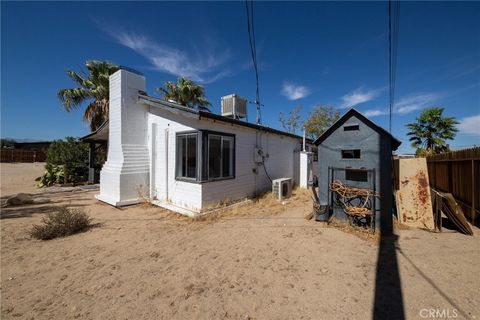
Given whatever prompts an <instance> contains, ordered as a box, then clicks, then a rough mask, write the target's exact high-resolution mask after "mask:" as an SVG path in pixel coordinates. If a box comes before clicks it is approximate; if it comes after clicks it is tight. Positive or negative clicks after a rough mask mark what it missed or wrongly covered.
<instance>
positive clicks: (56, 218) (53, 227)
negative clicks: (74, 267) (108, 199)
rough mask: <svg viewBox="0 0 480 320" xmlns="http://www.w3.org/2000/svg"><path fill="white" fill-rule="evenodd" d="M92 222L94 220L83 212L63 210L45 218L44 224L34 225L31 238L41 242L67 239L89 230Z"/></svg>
mask: <svg viewBox="0 0 480 320" xmlns="http://www.w3.org/2000/svg"><path fill="white" fill-rule="evenodd" d="M91 222H92V219H91V218H90V217H89V216H88V215H87V214H86V213H85V212H84V211H83V210H80V209H67V208H61V209H60V210H59V211H57V212H54V213H50V214H48V215H47V216H46V217H44V218H43V219H42V224H39V225H34V226H33V227H32V229H31V230H30V236H31V237H33V238H35V239H40V240H49V239H53V238H58V237H66V236H69V235H71V234H75V233H78V232H82V231H85V230H87V229H89V228H90V227H91Z"/></svg>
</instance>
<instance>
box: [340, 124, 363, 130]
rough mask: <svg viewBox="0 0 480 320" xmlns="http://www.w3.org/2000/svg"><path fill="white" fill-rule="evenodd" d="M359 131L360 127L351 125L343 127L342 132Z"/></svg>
mask: <svg viewBox="0 0 480 320" xmlns="http://www.w3.org/2000/svg"><path fill="white" fill-rule="evenodd" d="M358 130H360V126H359V125H358V124H352V125H348V126H344V127H343V131H358Z"/></svg>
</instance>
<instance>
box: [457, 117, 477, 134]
mask: <svg viewBox="0 0 480 320" xmlns="http://www.w3.org/2000/svg"><path fill="white" fill-rule="evenodd" d="M458 129H459V130H460V132H461V133H463V134H467V135H473V136H480V114H478V115H476V116H471V117H466V118H463V119H461V120H460V124H459V125H458Z"/></svg>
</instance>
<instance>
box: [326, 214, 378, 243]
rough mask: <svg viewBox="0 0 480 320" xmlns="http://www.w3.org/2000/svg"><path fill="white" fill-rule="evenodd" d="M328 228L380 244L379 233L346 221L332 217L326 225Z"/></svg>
mask: <svg viewBox="0 0 480 320" xmlns="http://www.w3.org/2000/svg"><path fill="white" fill-rule="evenodd" d="M328 226H329V227H332V228H335V229H338V230H341V231H343V232H346V233H350V234H353V235H355V236H357V237H358V238H360V239H362V240H367V241H371V242H373V243H376V244H378V243H379V242H380V232H374V230H373V229H371V228H364V227H360V226H357V225H354V224H351V223H350V222H349V221H347V220H339V219H335V218H334V217H333V218H331V219H330V221H329V223H328Z"/></svg>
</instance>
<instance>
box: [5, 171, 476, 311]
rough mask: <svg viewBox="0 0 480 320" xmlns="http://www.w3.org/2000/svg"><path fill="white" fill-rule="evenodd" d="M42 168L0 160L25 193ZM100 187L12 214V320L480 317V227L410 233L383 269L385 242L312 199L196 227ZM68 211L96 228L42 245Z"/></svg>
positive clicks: (8, 228) (8, 236) (8, 225)
mask: <svg viewBox="0 0 480 320" xmlns="http://www.w3.org/2000/svg"><path fill="white" fill-rule="evenodd" d="M5 171H10V172H5ZM33 171H35V170H31V171H30V170H26V169H25V168H24V166H15V165H14V166H8V167H7V166H5V167H4V166H3V165H2V182H1V183H2V196H4V192H7V191H5V190H9V191H8V192H11V193H14V192H18V191H20V189H21V188H20V187H21V186H20V183H19V182H18V181H25V182H28V185H26V186H25V189H21V190H22V191H24V190H31V189H28V188H30V186H31V185H30V182H29V181H30V180H29V178H28V174H30V173H31V172H33ZM35 174H37V173H36V172H35ZM31 178H33V176H31ZM10 179H19V180H17V182H15V183H14V182H13V181H11V180H10ZM4 185H5V188H4ZM13 185H17V186H18V188H20V189H14V188H13V187H12V186H13ZM7 186H8V187H7ZM95 193H96V192H95V191H81V192H72V193H56V194H48V195H47V196H48V197H49V198H50V199H51V200H52V203H50V204H46V205H37V206H22V207H11V208H3V209H2V214H1V218H2V219H1V316H2V319H102V320H103V319H105V320H106V319H370V318H374V319H402V318H406V319H424V318H426V317H424V315H428V314H427V313H425V312H430V311H429V309H433V310H440V312H444V313H443V315H445V317H444V318H446V315H447V312H448V314H449V315H450V318H452V316H453V315H456V317H455V318H457V319H475V318H477V319H478V318H479V317H480V313H479V310H480V283H479V277H478V271H479V267H478V266H479V265H480V249H479V248H480V246H479V245H480V241H479V239H480V238H479V231H478V229H477V228H474V229H475V236H474V237H468V236H464V235H461V234H459V233H456V232H444V233H431V232H427V231H423V230H413V229H410V230H398V231H397V233H398V240H397V241H396V243H393V242H392V246H396V249H392V250H391V252H390V253H389V254H386V255H383V256H382V257H381V259H380V260H382V261H384V260H385V258H386V259H387V260H388V261H387V262H388V263H387V264H386V266H387V267H386V268H385V265H383V264H382V263H379V259H378V252H379V245H378V243H376V242H375V241H369V240H362V239H360V238H359V237H357V236H356V235H353V234H349V233H347V232H344V231H340V230H338V229H335V228H331V227H325V226H322V225H321V224H319V223H317V222H314V221H307V220H305V219H304V218H303V216H304V214H305V213H306V212H307V211H308V210H309V208H310V205H311V204H310V202H309V201H308V198H307V200H305V198H301V201H290V202H289V203H287V204H286V205H285V206H283V205H282V204H276V205H272V207H271V211H279V212H278V213H276V214H272V213H271V212H269V210H266V208H264V207H263V208H260V207H259V209H258V210H255V209H254V208H255V206H252V207H251V209H249V214H248V215H236V214H229V215H225V216H223V217H219V218H218V219H212V220H211V221H191V220H189V219H186V218H179V217H177V216H176V215H174V214H172V213H169V212H167V211H165V210H163V209H160V208H155V207H154V208H145V207H142V206H134V207H129V208H126V209H121V210H120V209H116V208H113V207H111V206H108V205H105V204H102V203H100V202H98V201H96V200H95V199H94V195H95ZM58 206H69V207H77V208H83V209H85V211H86V212H88V213H89V215H90V216H91V217H93V218H94V223H95V224H96V225H95V227H94V228H92V229H90V230H89V231H87V232H84V233H81V234H77V235H74V236H70V237H67V238H62V239H55V240H49V241H39V240H33V239H30V238H29V236H28V234H27V231H28V230H29V229H30V228H31V226H32V225H33V224H35V223H39V222H40V220H41V218H42V216H43V215H44V214H45V213H47V212H51V211H53V210H54V209H55V207H58ZM279 208H280V209H279ZM267 209H268V208H267ZM394 248H395V247H394ZM395 259H397V260H398V268H399V272H395V268H393V267H392V266H394V265H395V263H392V261H393V262H394V261H395ZM377 264H380V265H381V266H380V267H377ZM398 277H399V281H398V282H395V279H396V278H398ZM390 293H391V294H390ZM395 293H400V295H398V296H396V295H395ZM381 305H383V312H384V313H383V314H381V313H379V312H378V310H377V311H375V310H376V309H377V308H378V307H379V306H380V308H381ZM385 306H386V307H385ZM423 310H427V311H423ZM437 315H438V314H437ZM430 318H432V317H430ZM437 318H439V317H437Z"/></svg>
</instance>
